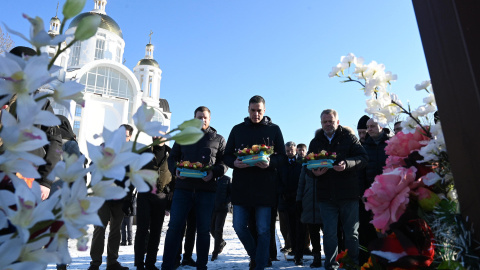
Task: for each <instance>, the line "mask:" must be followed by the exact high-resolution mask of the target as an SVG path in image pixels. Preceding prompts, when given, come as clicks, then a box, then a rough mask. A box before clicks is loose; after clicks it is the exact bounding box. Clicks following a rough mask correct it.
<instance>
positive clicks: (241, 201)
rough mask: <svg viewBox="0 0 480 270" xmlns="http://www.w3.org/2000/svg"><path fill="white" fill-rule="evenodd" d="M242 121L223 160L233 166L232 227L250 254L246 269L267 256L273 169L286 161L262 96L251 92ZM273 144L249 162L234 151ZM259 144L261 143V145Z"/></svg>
mask: <svg viewBox="0 0 480 270" xmlns="http://www.w3.org/2000/svg"><path fill="white" fill-rule="evenodd" d="M248 114H249V117H246V118H245V119H244V121H243V122H242V123H240V124H238V125H236V126H234V127H233V128H232V131H231V132H230V135H229V137H228V140H227V146H226V147H225V159H224V160H225V164H227V165H228V166H229V167H230V168H233V175H232V176H233V177H232V195H231V196H232V197H231V198H232V204H233V228H234V229H235V232H236V233H237V235H238V238H239V239H240V241H241V242H242V244H243V246H244V247H245V250H246V251H247V253H248V255H249V256H250V258H251V262H250V269H264V268H265V266H267V263H268V258H269V245H270V217H271V208H272V207H273V206H275V204H276V202H277V194H276V182H277V179H278V175H277V169H278V168H280V167H281V166H284V165H285V164H286V163H287V158H286V154H285V147H284V141H283V135H282V131H281V130H280V128H279V127H278V126H277V125H275V124H273V123H272V120H271V119H270V118H269V117H268V116H264V114H265V100H264V99H263V98H262V97H261V96H254V97H252V98H251V99H250V101H249V104H248ZM254 145H257V146H258V145H260V146H261V147H268V146H270V147H271V146H273V147H274V151H275V152H276V153H273V154H272V155H270V156H269V157H268V158H267V159H266V161H261V162H257V163H255V164H252V165H249V164H247V163H245V162H243V161H242V160H240V159H239V158H237V156H236V155H235V153H237V151H238V150H239V149H244V148H245V147H252V146H254ZM262 145H263V146H262ZM250 213H252V214H253V213H254V214H255V220H256V229H257V234H258V238H257V241H255V239H254V238H253V236H252V234H251V233H250V230H249V229H248V220H249V218H250Z"/></svg>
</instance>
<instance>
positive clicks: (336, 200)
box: [307, 109, 368, 270]
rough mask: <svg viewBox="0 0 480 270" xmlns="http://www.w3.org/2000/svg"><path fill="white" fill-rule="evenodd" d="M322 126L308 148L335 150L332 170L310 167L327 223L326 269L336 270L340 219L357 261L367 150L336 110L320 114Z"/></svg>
mask: <svg viewBox="0 0 480 270" xmlns="http://www.w3.org/2000/svg"><path fill="white" fill-rule="evenodd" d="M320 118H321V124H322V129H321V130H320V131H319V132H317V134H316V136H315V138H314V139H313V140H312V141H311V142H310V146H309V147H308V152H309V153H312V152H313V153H320V151H322V150H326V151H327V152H336V154H337V158H336V161H335V164H334V166H333V168H332V169H329V168H326V167H324V168H317V169H313V170H307V174H309V176H311V177H314V178H315V179H316V180H317V186H316V188H317V199H318V200H319V201H320V203H319V207H320V215H321V218H322V221H323V226H324V238H323V240H324V245H323V246H324V248H325V269H327V270H329V269H337V268H338V262H336V260H335V259H336V257H337V253H338V241H337V222H338V219H339V218H340V220H341V223H342V225H343V230H344V233H345V247H346V249H348V255H349V256H350V257H351V258H352V259H353V261H354V262H358V226H359V225H358V223H359V221H358V211H359V210H358V209H359V208H358V207H359V185H358V175H357V170H360V169H363V168H364V167H365V165H366V162H367V159H368V157H367V153H366V152H365V150H364V149H363V147H362V145H361V144H360V142H359V141H358V139H357V137H355V135H354V134H352V133H351V132H350V131H348V130H346V129H345V128H343V127H342V126H340V125H339V120H338V114H337V112H336V111H335V110H332V109H327V110H324V111H323V112H322V113H321V115H320Z"/></svg>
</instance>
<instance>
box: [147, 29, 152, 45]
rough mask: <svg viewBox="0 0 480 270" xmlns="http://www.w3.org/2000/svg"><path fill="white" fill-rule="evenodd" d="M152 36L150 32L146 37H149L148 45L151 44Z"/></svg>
mask: <svg viewBox="0 0 480 270" xmlns="http://www.w3.org/2000/svg"><path fill="white" fill-rule="evenodd" d="M152 34H153V31H152V30H150V34H149V35H148V37H149V40H148V43H149V44H152Z"/></svg>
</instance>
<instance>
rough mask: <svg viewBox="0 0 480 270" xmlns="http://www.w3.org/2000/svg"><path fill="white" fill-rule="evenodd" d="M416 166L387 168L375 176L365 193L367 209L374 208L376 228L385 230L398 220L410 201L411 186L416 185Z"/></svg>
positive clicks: (373, 222)
mask: <svg viewBox="0 0 480 270" xmlns="http://www.w3.org/2000/svg"><path fill="white" fill-rule="evenodd" d="M416 171H417V169H416V168H415V167H410V168H408V169H407V168H404V167H399V168H396V169H394V170H387V172H384V173H383V174H381V175H378V176H377V177H375V181H374V182H373V184H372V186H371V187H370V188H369V189H367V190H366V191H365V194H364V195H363V196H364V197H365V198H366V199H367V201H366V202H365V209H367V210H372V212H373V215H374V216H373V220H372V221H371V223H372V224H373V226H375V228H377V229H379V230H381V231H382V232H385V231H387V230H388V229H389V226H390V224H392V223H394V222H396V221H398V219H399V218H400V216H401V215H402V214H403V213H404V212H405V209H406V208H407V204H408V202H409V192H410V186H411V185H415V184H416V183H415V173H416Z"/></svg>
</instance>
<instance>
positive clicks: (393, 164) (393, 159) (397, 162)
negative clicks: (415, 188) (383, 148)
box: [383, 156, 407, 169]
mask: <svg viewBox="0 0 480 270" xmlns="http://www.w3.org/2000/svg"><path fill="white" fill-rule="evenodd" d="M406 165H407V164H405V160H404V158H403V157H397V156H388V157H387V160H386V161H385V167H383V169H387V168H392V169H395V168H398V167H404V166H406Z"/></svg>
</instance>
